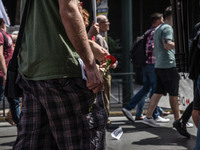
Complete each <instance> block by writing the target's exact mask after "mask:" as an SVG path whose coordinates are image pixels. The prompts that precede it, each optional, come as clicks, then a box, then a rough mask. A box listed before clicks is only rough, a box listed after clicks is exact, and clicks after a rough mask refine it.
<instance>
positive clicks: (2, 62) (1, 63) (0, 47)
mask: <svg viewBox="0 0 200 150" xmlns="http://www.w3.org/2000/svg"><path fill="white" fill-rule="evenodd" d="M0 69H1V70H2V72H3V85H5V83H6V75H7V67H6V61H5V58H4V55H3V45H0Z"/></svg>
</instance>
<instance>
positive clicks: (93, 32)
mask: <svg viewBox="0 0 200 150" xmlns="http://www.w3.org/2000/svg"><path fill="white" fill-rule="evenodd" d="M98 33H99V24H98V23H95V24H92V26H91V27H90V30H89V31H88V39H90V40H91V39H92V37H93V36H96V35H97V34H98Z"/></svg>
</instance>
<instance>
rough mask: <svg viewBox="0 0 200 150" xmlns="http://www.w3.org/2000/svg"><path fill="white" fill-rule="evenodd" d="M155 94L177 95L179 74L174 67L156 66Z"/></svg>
mask: <svg viewBox="0 0 200 150" xmlns="http://www.w3.org/2000/svg"><path fill="white" fill-rule="evenodd" d="M155 72H156V78H157V80H156V90H155V93H156V94H163V95H166V94H167V93H169V95H170V96H178V89H179V80H180V76H179V74H178V71H177V70H176V68H166V69H160V68H156V69H155Z"/></svg>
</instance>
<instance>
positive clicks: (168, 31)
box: [162, 26, 174, 41]
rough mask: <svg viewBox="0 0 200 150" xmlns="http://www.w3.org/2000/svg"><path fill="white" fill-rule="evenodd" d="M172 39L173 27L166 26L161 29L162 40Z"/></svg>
mask: <svg viewBox="0 0 200 150" xmlns="http://www.w3.org/2000/svg"><path fill="white" fill-rule="evenodd" d="M165 39H168V40H172V41H173V40H174V35H173V29H172V27H171V26H166V27H165V28H163V31H162V40H165Z"/></svg>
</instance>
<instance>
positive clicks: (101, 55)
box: [89, 40, 110, 64]
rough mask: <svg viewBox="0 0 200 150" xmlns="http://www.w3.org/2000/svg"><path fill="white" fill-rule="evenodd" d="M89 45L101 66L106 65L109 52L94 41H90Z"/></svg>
mask: <svg viewBox="0 0 200 150" xmlns="http://www.w3.org/2000/svg"><path fill="white" fill-rule="evenodd" d="M89 44H90V47H91V49H92V52H93V54H94V57H95V58H96V59H97V60H98V61H99V63H100V64H103V63H105V62H106V58H105V56H106V55H110V54H109V53H108V51H107V50H105V49H104V48H103V47H101V46H100V45H99V44H97V43H96V42H94V41H92V40H89Z"/></svg>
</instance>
